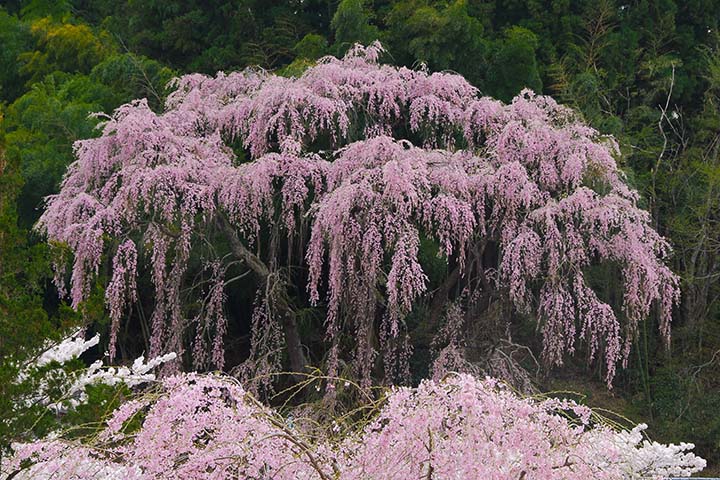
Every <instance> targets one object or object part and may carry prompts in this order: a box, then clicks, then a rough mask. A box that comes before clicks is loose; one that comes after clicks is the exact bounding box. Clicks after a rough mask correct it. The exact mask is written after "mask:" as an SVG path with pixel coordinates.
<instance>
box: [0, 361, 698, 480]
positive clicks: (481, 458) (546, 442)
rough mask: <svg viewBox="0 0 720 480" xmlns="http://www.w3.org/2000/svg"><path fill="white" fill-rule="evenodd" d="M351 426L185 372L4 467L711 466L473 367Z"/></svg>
mask: <svg viewBox="0 0 720 480" xmlns="http://www.w3.org/2000/svg"><path fill="white" fill-rule="evenodd" d="M336 425H337V424H336ZM344 427H345V432H343V433H341V432H339V431H338V430H339V428H338V427H337V426H336V428H335V429H334V431H335V433H334V434H330V433H328V434H322V433H321V434H317V432H318V431H320V432H322V431H323V429H322V428H321V429H318V430H311V431H305V430H303V429H302V428H298V427H297V426H295V425H293V424H291V423H289V422H288V421H287V420H286V419H285V418H283V417H281V416H280V415H278V414H277V413H276V412H273V411H271V410H269V409H267V408H265V407H263V406H262V405H260V404H259V403H257V401H255V400H253V398H252V397H250V396H249V394H247V392H246V391H244V389H243V388H242V387H241V386H239V385H238V384H237V383H236V382H233V381H230V380H228V379H226V378H222V377H216V376H202V375H197V374H183V375H179V376H173V377H167V378H165V379H164V380H163V381H162V389H161V390H160V391H159V392H152V393H150V394H148V395H147V396H145V397H143V396H141V397H139V398H137V399H135V400H132V401H130V402H127V403H125V404H123V405H121V406H120V407H119V408H118V409H117V410H115V411H114V413H113V414H112V415H111V416H110V418H109V420H108V421H107V425H106V426H105V427H104V429H102V430H101V431H100V433H99V434H98V435H96V436H94V437H93V438H91V439H89V441H88V442H86V443H84V444H83V443H79V442H70V441H66V440H63V439H60V438H48V439H45V440H43V441H39V442H36V443H33V444H24V445H14V449H15V456H14V457H13V458H12V459H11V460H10V461H8V462H6V463H5V464H4V465H0V478H5V477H4V476H3V475H13V474H14V476H13V477H12V478H15V480H24V479H31V478H32V479H36V480H37V479H50V478H73V479H78V480H84V479H95V478H109V479H110V478H112V479H115V478H117V479H121V478H122V479H128V480H129V479H133V480H144V479H175V478H184V479H189V480H200V479H225V478H274V479H293V480H301V479H317V480H329V479H331V478H332V479H340V480H360V479H362V480H373V479H377V480H381V479H383V480H384V479H388V478H394V479H400V480H405V479H407V480H409V479H418V478H442V479H466V478H493V479H497V480H506V479H507V480H516V479H524V480H558V479H564V480H585V479H590V478H592V479H599V480H632V479H637V480H640V479H665V478H667V477H668V476H679V475H682V476H685V475H690V474H692V473H694V472H697V471H700V470H702V469H703V468H704V467H705V460H703V459H701V458H699V457H697V456H695V455H694V454H693V453H691V452H689V450H690V449H692V448H693V445H691V444H680V445H660V444H657V443H650V442H648V441H644V440H643V438H642V434H641V432H642V430H643V429H644V427H645V426H644V425H640V426H638V427H636V428H634V429H633V430H632V431H616V430H613V429H610V428H608V427H605V426H603V425H602V424H601V423H598V422H597V418H595V416H594V415H593V413H592V411H591V410H589V409H588V408H587V407H584V406H580V405H577V404H575V403H573V402H571V401H567V400H557V399H546V400H540V399H536V400H532V399H522V398H519V397H518V396H516V395H515V394H514V393H512V392H511V391H510V390H509V389H507V388H504V387H503V386H502V384H500V383H498V382H497V381H495V380H491V379H487V380H484V381H480V380H477V379H475V378H474V377H471V376H469V375H458V376H451V377H449V378H447V379H446V380H445V381H443V382H434V381H430V380H428V381H424V382H423V383H421V384H420V386H419V387H418V388H417V389H410V388H396V389H393V390H392V391H390V392H389V394H388V395H387V398H386V399H385V401H384V402H383V405H382V407H381V408H380V410H379V412H376V414H375V417H374V418H372V419H371V420H370V422H369V423H368V424H367V425H366V426H365V427H364V428H353V426H352V425H345V426H344ZM324 428H325V431H327V432H330V431H331V430H330V428H329V426H328V425H326V426H325V427H324ZM312 431H314V432H315V433H311V432H312ZM23 467H24V468H23Z"/></svg>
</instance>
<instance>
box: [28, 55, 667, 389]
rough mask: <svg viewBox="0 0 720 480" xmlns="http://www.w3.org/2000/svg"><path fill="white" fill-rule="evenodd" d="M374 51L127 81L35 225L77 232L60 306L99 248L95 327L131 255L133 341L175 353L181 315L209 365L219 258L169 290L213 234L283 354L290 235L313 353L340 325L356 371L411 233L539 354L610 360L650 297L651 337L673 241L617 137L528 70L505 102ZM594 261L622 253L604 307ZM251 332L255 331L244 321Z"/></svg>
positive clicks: (294, 338)
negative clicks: (642, 198) (141, 286)
mask: <svg viewBox="0 0 720 480" xmlns="http://www.w3.org/2000/svg"><path fill="white" fill-rule="evenodd" d="M381 52H382V47H381V46H380V45H379V44H377V43H375V44H373V45H371V46H369V47H360V46H356V47H355V48H354V49H352V50H351V51H350V52H349V53H348V54H347V55H346V56H345V58H343V59H336V58H333V57H327V58H324V59H322V60H320V61H319V62H318V64H317V65H316V66H314V67H311V68H309V69H308V70H307V71H306V72H305V73H304V74H303V75H301V76H300V77H299V78H282V77H279V76H276V75H273V74H269V73H266V72H264V71H258V70H246V71H243V72H238V73H231V74H223V73H218V75H217V76H216V77H214V78H213V77H207V76H204V75H199V74H193V75H186V76H183V77H181V78H179V79H177V80H176V87H177V88H176V90H175V91H174V93H172V94H171V95H170V96H169V97H168V99H167V103H166V108H165V111H164V112H163V113H161V114H156V113H154V112H153V111H151V110H150V108H149V107H148V105H147V102H145V101H144V100H137V101H134V102H132V103H130V104H127V105H124V106H122V107H120V108H119V109H118V110H117V111H115V113H114V114H113V115H112V116H110V117H107V119H106V121H105V122H104V124H103V126H102V135H101V136H100V137H99V138H94V139H89V140H82V141H79V142H77V144H76V145H75V151H76V155H77V160H76V161H75V163H73V164H72V165H71V166H70V167H69V169H68V172H67V175H66V177H65V179H64V181H63V184H62V188H61V191H60V193H59V194H57V195H54V196H52V197H50V198H49V199H48V204H47V210H46V211H45V213H44V214H43V216H42V218H41V220H40V223H39V226H40V228H41V229H42V230H44V231H45V232H47V235H48V237H49V239H51V240H53V241H59V242H64V243H66V244H68V245H69V246H70V248H71V250H72V252H73V253H74V261H73V267H72V276H71V282H70V289H69V294H70V296H71V298H72V302H73V305H75V306H77V305H78V304H79V303H80V302H81V301H82V300H83V299H84V298H86V296H87V295H88V292H89V288H90V285H91V281H92V279H93V277H94V276H95V275H97V273H98V271H99V268H100V264H101V261H102V258H103V254H104V253H107V254H108V255H109V256H110V257H111V258H112V278H111V280H110V283H109V285H108V286H107V290H106V300H107V305H108V308H109V311H110V316H111V318H112V328H111V337H112V338H111V348H114V347H113V346H114V342H115V338H116V336H117V332H118V326H119V322H120V320H121V318H122V316H123V315H124V312H125V311H126V308H127V306H128V305H129V303H130V302H133V301H134V300H135V299H136V296H137V291H136V278H137V275H138V264H139V262H140V261H141V260H144V261H146V262H147V264H148V266H149V267H148V270H149V272H150V276H151V280H152V284H153V286H154V301H155V308H154V312H153V315H152V329H153V344H152V351H151V352H150V353H151V355H158V354H160V353H161V352H162V351H168V350H172V351H177V352H182V351H183V345H182V339H183V337H184V336H187V335H186V329H187V326H188V324H192V325H194V327H193V328H194V329H195V330H194V332H195V334H194V338H195V341H194V345H193V349H192V352H193V357H194V360H195V364H196V365H197V366H203V365H206V364H207V363H208V362H212V363H214V364H215V365H216V366H218V367H222V365H223V347H222V337H223V333H224V332H225V329H226V322H227V319H226V316H225V313H224V309H223V304H224V302H225V296H224V295H225V293H224V282H225V281H226V280H227V279H226V264H227V259H226V258H225V257H222V256H221V255H220V254H217V255H212V254H208V253H204V254H202V255H201V257H202V258H201V263H203V264H204V265H205V268H206V269H207V271H208V272H209V273H208V277H209V278H210V284H211V285H212V286H211V287H209V288H206V289H205V290H203V291H202V295H201V296H202V297H203V298H204V301H203V302H202V304H203V306H202V308H201V309H200V311H193V312H192V314H191V313H189V310H188V309H187V308H185V305H186V303H187V299H186V298H185V297H183V296H182V295H181V292H182V291H183V288H182V287H183V286H184V285H187V283H188V282H189V279H188V278H185V277H186V276H187V274H188V269H189V268H190V267H189V265H190V263H191V262H190V259H191V258H195V257H193V255H199V254H198V253H197V252H198V251H199V249H200V246H201V245H204V244H206V243H208V240H211V241H212V240H213V239H217V238H218V236H220V237H223V238H224V239H225V240H226V242H227V244H229V245H230V250H231V257H233V258H234V260H241V261H243V262H244V263H245V264H246V265H247V266H248V267H249V268H251V269H252V270H253V271H254V272H255V274H256V276H257V277H259V279H260V280H261V288H260V291H261V292H265V297H267V298H265V303H264V304H263V305H264V306H265V307H264V308H265V311H264V313H263V314H262V315H260V317H262V318H265V319H266V322H279V324H282V329H284V336H285V340H286V342H287V346H288V353H289V356H290V361H291V366H292V367H294V368H296V369H297V368H301V367H302V366H303V365H302V363H301V362H302V360H303V357H302V348H301V346H300V344H299V342H300V339H299V338H298V334H297V327H296V325H295V324H294V319H293V318H292V312H293V309H292V308H291V306H290V305H289V304H288V303H289V302H288V299H287V291H285V293H284V294H278V293H277V292H278V291H280V292H282V291H283V290H284V289H283V288H282V287H283V286H284V285H285V284H284V283H283V282H282V281H280V280H279V279H280V278H281V275H280V274H279V272H280V271H281V267H282V266H283V262H285V263H288V262H290V259H291V257H292V255H291V254H290V253H291V252H292V251H296V248H295V247H294V246H295V245H299V248H300V249H301V250H302V255H301V256H300V257H301V258H302V257H304V261H305V268H306V271H307V274H306V275H304V276H302V277H300V279H301V280H302V281H304V282H306V286H307V292H308V294H309V300H310V301H311V302H312V303H313V304H319V303H321V302H326V307H327V317H326V322H325V324H326V329H327V336H328V339H329V340H330V341H331V342H332V348H331V355H330V366H331V370H332V369H333V365H335V364H336V362H337V358H338V355H339V348H340V347H339V345H340V343H339V342H338V337H339V336H340V334H341V331H342V329H343V325H344V326H345V327H344V328H354V330H355V333H356V334H357V335H356V338H357V351H356V356H355V358H356V360H357V361H356V362H355V363H356V364H357V367H356V368H357V370H358V371H359V372H360V373H361V374H362V375H363V376H367V375H368V374H369V371H367V369H368V368H369V367H368V365H371V364H372V359H373V358H374V355H375V347H374V346H373V342H372V340H371V338H372V330H373V329H374V326H373V325H375V318H376V316H377V318H381V319H382V320H381V321H380V340H381V348H382V349H383V351H384V353H385V357H384V359H385V364H386V370H388V369H390V368H391V365H392V364H393V362H394V361H395V360H396V358H395V357H394V356H393V352H394V350H393V348H394V347H393V346H392V345H396V344H397V343H398V342H396V341H395V339H397V338H398V337H402V335H403V334H402V329H403V319H404V316H405V315H406V314H407V313H408V312H409V311H410V310H411V308H412V306H413V304H414V302H416V301H417V300H418V299H419V298H420V297H421V296H423V295H425V294H427V293H428V292H427V286H428V278H427V276H426V273H425V272H424V271H423V268H422V266H421V264H420V261H419V259H418V252H419V247H420V244H421V241H423V240H424V239H429V240H431V241H434V242H436V244H437V245H438V249H439V252H438V254H439V255H442V256H444V257H445V258H447V261H448V262H449V263H450V264H452V265H454V266H457V268H458V269H459V270H460V278H461V280H460V281H463V282H465V283H464V288H465V289H469V290H471V291H472V290H475V291H477V290H480V289H481V288H486V289H487V288H488V286H490V287H491V288H492V289H494V290H495V291H501V292H504V294H505V296H506V298H508V299H509V301H511V302H512V304H513V305H514V307H515V308H516V309H517V310H519V311H521V312H525V313H532V314H534V316H535V317H536V318H537V321H538V322H539V324H540V325H541V330H542V335H543V344H544V358H545V359H546V361H547V362H548V363H550V364H559V363H560V362H561V361H562V358H563V355H564V354H565V353H567V352H572V351H573V350H574V348H575V345H576V342H577V339H578V338H580V339H582V340H584V341H585V342H586V343H587V345H588V346H589V351H590V354H591V357H594V356H602V357H603V358H604V361H605V364H606V372H607V380H608V382H609V381H611V380H612V378H613V376H614V373H615V369H616V365H617V363H618V362H619V361H621V360H622V359H627V356H628V353H629V348H630V345H631V342H632V338H633V336H634V334H635V331H636V328H637V325H638V322H639V321H640V320H642V319H643V318H644V317H646V316H647V315H648V314H649V312H650V309H651V307H652V305H653V304H656V305H658V306H659V308H658V311H659V312H660V329H661V331H662V334H663V335H664V336H665V337H666V338H668V337H669V328H670V327H669V325H670V317H671V310H672V307H673V304H674V302H676V301H677V299H678V281H677V278H676V276H675V275H674V274H673V273H672V272H671V271H670V270H669V269H668V267H667V266H666V265H665V264H664V263H663V259H664V257H665V256H666V255H667V254H668V252H669V246H668V244H667V242H666V241H665V240H664V239H663V238H662V237H661V236H659V235H658V234H657V233H656V232H655V231H654V230H653V229H652V228H651V225H650V217H649V215H648V213H647V212H645V211H643V210H641V209H639V208H638V206H637V200H638V197H637V194H636V193H635V192H634V191H632V190H631V189H629V188H628V186H627V185H626V184H625V183H624V179H623V175H622V173H621V172H620V171H619V169H618V167H617V165H616V162H615V159H614V157H615V156H617V155H618V148H617V145H616V144H615V142H614V141H613V139H611V138H606V137H602V136H601V135H599V134H598V132H597V131H595V130H593V129H592V128H589V127H587V126H585V125H583V124H582V123H579V122H578V121H577V120H576V117H575V115H574V114H573V112H572V111H570V110H569V109H567V108H565V107H562V106H560V105H558V104H557V103H556V102H554V101H553V100H552V99H550V98H548V97H543V96H536V95H535V94H533V93H532V92H530V91H524V92H522V93H521V94H520V95H519V96H517V97H516V98H515V99H514V100H513V101H512V103H511V104H509V105H504V104H502V103H501V102H498V101H495V100H492V99H490V98H487V97H482V96H480V95H479V94H478V91H477V90H476V89H475V88H474V87H472V86H471V85H470V84H468V83H467V82H466V81H465V80H464V79H463V78H462V77H461V76H459V75H456V74H450V73H428V72H427V71H425V70H422V69H421V70H409V69H407V68H397V67H393V66H389V65H382V64H379V63H378V56H379V55H380V53H381ZM243 149H244V151H245V152H247V155H249V157H248V158H245V157H246V155H245V154H244V153H242V151H243ZM268 238H271V240H269V241H268V240H267V239H268ZM283 242H285V243H283ZM278 245H285V254H283V255H280V254H279V251H280V249H279V247H278ZM261 247H262V248H261ZM490 248H493V249H495V255H493V256H491V257H492V258H494V259H495V260H493V261H492V262H490V263H488V260H487V258H488V256H487V255H483V252H484V251H485V250H486V249H490ZM207 250H211V251H212V250H213V249H205V251H207ZM296 257H297V255H296ZM598 264H612V265H615V266H616V267H617V268H618V270H619V272H620V274H621V286H622V290H623V292H624V293H623V295H622V301H621V304H620V305H619V306H618V308H617V309H613V308H611V306H610V305H608V304H607V303H605V302H604V301H603V300H602V299H601V298H599V297H598V295H597V293H596V292H595V291H594V290H593V289H592V288H591V287H590V286H589V284H588V281H587V278H586V274H587V270H588V268H589V267H590V266H593V265H598ZM477 278H482V279H483V280H484V281H483V282H482V287H481V286H480V284H481V282H479V281H474V280H473V279H477ZM62 280H63V276H62V275H59V276H58V278H57V281H58V285H59V286H60V287H61V289H62V287H63V285H64V284H63V282H62ZM285 290H286V289H285ZM198 295H200V294H198ZM186 317H189V318H186ZM260 317H257V318H260ZM188 320H194V322H189V321H188ZM255 323H256V325H257V328H261V327H263V328H265V327H267V325H266V324H264V323H263V322H255ZM279 324H278V325H279ZM348 326H349V327H348ZM257 328H256V330H257ZM277 330H278V331H279V328H278V329H277ZM266 337H267V335H260V334H259V333H258V332H257V331H256V332H255V333H254V338H253V342H254V343H255V344H257V343H258V342H261V339H262V338H266ZM363 369H365V371H363Z"/></svg>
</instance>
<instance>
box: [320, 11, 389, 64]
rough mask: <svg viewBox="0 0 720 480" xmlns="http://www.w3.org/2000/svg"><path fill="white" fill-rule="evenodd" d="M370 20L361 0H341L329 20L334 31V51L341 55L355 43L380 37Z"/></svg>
mask: <svg viewBox="0 0 720 480" xmlns="http://www.w3.org/2000/svg"><path fill="white" fill-rule="evenodd" d="M370 22H371V17H370V14H369V12H368V10H367V9H366V8H365V5H364V4H363V0H342V1H341V2H340V3H339V4H338V7H337V10H335V15H334V16H333V18H332V22H330V27H331V28H332V29H333V32H334V33H335V53H336V54H338V55H342V54H344V53H345V52H346V51H347V50H348V48H350V47H352V46H353V45H354V44H356V43H361V44H363V45H368V44H369V43H371V42H373V41H375V40H377V39H378V38H380V31H379V30H378V28H377V27H376V26H374V25H372V24H371V23H370Z"/></svg>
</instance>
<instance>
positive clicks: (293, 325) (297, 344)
mask: <svg viewBox="0 0 720 480" xmlns="http://www.w3.org/2000/svg"><path fill="white" fill-rule="evenodd" d="M219 223H220V227H221V228H222V230H223V232H224V233H225V236H226V237H227V239H228V241H229V242H230V249H231V250H232V252H233V254H234V255H235V256H236V257H237V258H239V259H240V260H242V261H243V262H245V264H246V265H247V266H248V267H249V268H250V269H251V270H252V271H253V272H255V274H256V275H257V276H258V277H259V279H260V281H261V283H263V284H265V285H267V283H268V282H270V281H272V278H271V277H272V272H271V271H270V268H268V266H267V265H266V264H265V262H263V261H262V260H261V259H260V258H259V257H258V256H257V255H255V254H254V253H253V252H251V251H250V250H248V248H247V247H245V245H243V243H242V242H241V241H240V238H239V237H238V235H237V232H236V231H235V227H233V226H232V224H230V222H229V221H228V220H227V218H225V217H224V216H223V215H219ZM278 286H279V285H277V284H276V285H272V286H269V287H270V288H268V289H267V291H268V292H269V295H271V296H272V298H268V301H269V302H270V304H271V306H272V307H273V308H274V309H275V310H276V314H277V315H278V316H279V318H280V321H281V322H282V326H283V330H284V333H285V344H286V345H287V352H288V358H289V360H290V369H291V370H292V371H293V372H303V371H305V370H306V367H307V364H308V362H307V359H306V358H305V353H304V352H303V348H302V342H301V341H300V331H299V330H298V327H297V321H296V319H295V312H294V311H293V310H292V308H291V306H290V304H289V302H288V299H287V296H286V294H285V293H286V292H285V291H284V289H283V288H280V289H278V288H277V287H278Z"/></svg>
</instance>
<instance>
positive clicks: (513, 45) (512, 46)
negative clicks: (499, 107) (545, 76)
mask: <svg viewBox="0 0 720 480" xmlns="http://www.w3.org/2000/svg"><path fill="white" fill-rule="evenodd" d="M537 49H538V39H537V36H536V35H535V34H534V33H533V32H531V31H530V30H528V29H526V28H523V27H517V26H515V27H511V28H509V29H507V30H506V31H505V34H504V38H502V39H501V40H499V41H496V43H495V45H494V46H493V54H492V57H491V58H492V60H491V62H490V67H489V73H488V80H487V84H486V85H487V90H488V92H490V93H492V95H494V96H495V97H497V98H499V99H500V100H503V101H505V102H509V101H510V100H511V99H512V98H513V97H514V96H515V95H517V94H518V93H519V92H520V90H522V89H523V88H530V89H532V90H534V91H536V92H541V91H542V81H541V80H540V73H539V72H538V65H537V60H536V58H535V52H536V50H537Z"/></svg>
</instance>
